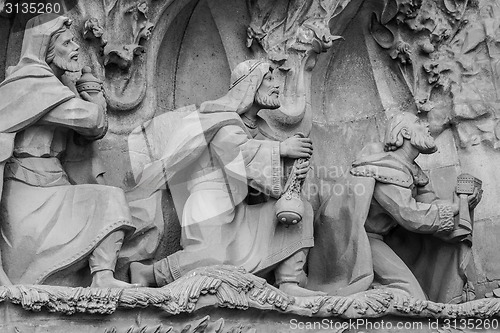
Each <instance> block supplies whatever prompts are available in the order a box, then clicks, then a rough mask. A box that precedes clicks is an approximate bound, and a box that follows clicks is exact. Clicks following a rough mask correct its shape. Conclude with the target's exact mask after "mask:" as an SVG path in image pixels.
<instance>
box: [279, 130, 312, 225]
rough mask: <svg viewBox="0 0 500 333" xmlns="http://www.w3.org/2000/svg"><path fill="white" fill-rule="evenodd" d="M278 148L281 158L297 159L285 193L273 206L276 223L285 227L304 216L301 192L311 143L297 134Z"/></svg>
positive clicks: (307, 166) (300, 134) (295, 222)
mask: <svg viewBox="0 0 500 333" xmlns="http://www.w3.org/2000/svg"><path fill="white" fill-rule="evenodd" d="M280 147H281V154H282V156H288V157H292V158H297V159H296V160H295V162H294V164H293V168H292V171H291V173H290V177H289V178H288V180H287V182H286V185H285V191H284V192H283V194H282V195H281V198H280V199H279V200H278V201H277V202H276V206H275V210H276V218H277V219H278V221H279V222H281V223H283V224H285V225H292V224H297V223H299V222H300V221H301V220H302V217H303V216H304V211H305V207H304V202H303V201H302V198H301V191H302V184H303V183H304V179H305V177H306V176H307V172H308V171H309V159H310V157H311V154H312V142H311V139H309V138H305V137H304V135H303V134H302V133H299V134H296V135H294V136H293V137H291V138H288V139H286V140H285V141H283V142H282V143H281V145H280ZM285 154H286V155H285Z"/></svg>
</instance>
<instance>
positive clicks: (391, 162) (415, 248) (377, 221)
mask: <svg viewBox="0 0 500 333" xmlns="http://www.w3.org/2000/svg"><path fill="white" fill-rule="evenodd" d="M436 150H437V147H436V145H435V143H434V139H433V137H432V136H431V135H430V133H429V130H428V124H426V123H425V122H422V121H421V120H420V119H419V118H418V117H417V116H415V115H414V114H411V113H399V114H397V115H395V116H394V117H393V118H391V119H390V120H389V122H388V124H387V128H386V135H385V140H384V146H382V145H381V144H378V143H372V144H369V145H368V146H366V147H365V148H364V149H363V150H362V151H361V153H360V156H359V158H358V160H356V161H355V162H354V163H353V165H352V169H351V171H350V172H351V174H352V176H351V177H348V180H347V182H346V183H345V190H344V191H343V192H342V193H339V195H336V194H334V195H332V196H331V197H330V199H328V201H327V202H326V203H324V204H323V209H322V211H321V212H320V217H319V219H318V223H317V224H316V225H315V240H316V245H315V246H314V248H313V249H312V251H311V255H310V258H309V265H310V267H309V273H310V278H309V286H310V287H311V288H314V289H318V290H324V291H328V292H329V293H331V294H340V295H349V294H352V293H354V292H359V291H362V290H366V289H368V288H370V287H371V286H375V288H380V287H384V288H392V289H397V290H402V291H404V292H406V293H408V294H410V295H412V296H413V297H415V298H417V299H422V300H423V299H427V297H428V296H429V297H430V298H431V299H432V300H435V301H441V302H447V303H448V302H462V301H466V300H470V299H471V298H467V297H470V296H467V295H465V298H464V299H462V288H469V287H470V284H471V283H470V281H462V280H461V279H460V277H459V272H458V271H457V269H458V268H459V263H458V261H457V258H454V257H453V255H456V253H454V252H452V253H450V249H449V248H447V246H446V245H443V244H440V242H439V240H438V239H437V238H440V239H444V240H446V241H448V242H461V241H469V242H470V241H471V239H470V235H471V229H470V228H469V227H467V228H465V227H463V226H462V225H460V224H458V223H455V218H456V216H457V214H458V212H459V205H458V200H457V202H452V201H447V200H439V199H438V198H437V197H436V195H435V194H434V192H433V190H432V184H431V183H430V182H429V178H428V177H427V176H426V175H425V173H424V172H423V171H422V169H421V168H420V167H419V166H418V164H416V163H415V158H417V157H418V155H419V154H432V153H434V152H436ZM481 193H482V192H481V190H480V188H477V187H476V188H475V190H474V192H473V193H472V194H471V195H469V196H468V197H467V200H466V201H465V204H467V203H468V205H469V208H470V209H474V207H475V206H476V205H477V204H478V202H479V200H480V199H481ZM398 225H399V226H400V227H402V228H404V229H406V230H408V231H411V234H409V235H407V236H406V237H405V238H403V236H402V235H401V234H397V233H394V230H393V229H394V228H396V227H397V226H398ZM415 233H417V234H430V235H431V234H432V235H434V236H436V239H435V240H433V239H431V241H429V242H428V244H426V245H425V246H424V245H419V244H418V243H411V242H410V241H408V240H407V239H408V238H410V239H411V238H415ZM430 235H429V236H427V237H426V238H433V237H430ZM467 236H469V238H468V239H467ZM391 239H392V240H391ZM394 239H397V241H396V242H394ZM401 239H405V241H403V242H404V245H403V244H401V242H402V241H401ZM426 240H427V239H425V238H422V241H426ZM398 242H399V243H398ZM409 243H410V244H411V247H410V248H411V250H409V249H408V247H407V246H408V244H409ZM388 244H391V245H392V246H393V248H394V247H395V248H396V250H393V249H392V248H391V247H390V246H389V245H388ZM443 246H444V247H445V249H440V247H443ZM405 247H406V250H405ZM398 249H399V253H401V252H402V253H403V257H404V258H405V259H406V261H407V262H411V263H412V269H411V270H410V269H409V268H408V267H407V264H406V263H405V262H404V261H403V259H401V258H400V257H399V256H398V255H397V254H396V252H394V251H398ZM429 249H431V250H429ZM426 251H429V253H426ZM405 252H406V253H405ZM410 252H413V253H410ZM419 252H420V253H419ZM332 253H336V255H334V256H332ZM433 256H437V259H434V261H435V264H432V267H433V268H431V267H429V265H431V262H432V261H433V260H431V258H432V257H433ZM410 258H411V259H410ZM326 261H330V262H331V263H332V264H331V265H322V263H324V262H326ZM452 263H454V264H455V266H454V267H453V264H452ZM434 265H435V266H434ZM443 269H445V271H442V272H440V273H439V272H438V271H439V270H443ZM414 274H421V275H422V276H425V275H427V276H428V277H426V278H424V277H421V276H420V279H419V280H420V281H429V279H430V281H431V283H428V282H426V286H425V287H426V289H427V290H425V291H424V290H423V289H422V286H421V283H420V282H419V280H417V278H415V276H414ZM429 277H430V278H429ZM464 283H465V286H464ZM453 284H458V285H455V286H453ZM435 286H440V287H439V288H438V289H435Z"/></svg>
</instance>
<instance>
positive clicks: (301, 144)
mask: <svg viewBox="0 0 500 333" xmlns="http://www.w3.org/2000/svg"><path fill="white" fill-rule="evenodd" d="M279 105H280V104H279V86H278V85H277V84H276V83H275V82H274V77H273V74H272V70H271V69H270V65H269V64H267V63H264V62H261V61H257V60H250V61H246V62H243V63H241V64H239V65H238V66H236V68H235V69H234V70H233V72H232V75H231V86H230V89H229V92H228V93H227V94H226V95H225V96H223V97H221V98H219V99H217V100H214V101H208V102H204V103H202V104H201V106H200V108H199V110H197V111H195V112H192V113H189V114H188V115H183V116H182V117H179V116H178V115H176V113H175V112H168V113H166V114H164V115H162V116H160V117H157V118H155V119H154V120H153V121H152V122H150V123H148V124H145V125H144V126H143V127H141V128H139V129H137V130H136V131H135V132H134V133H132V135H131V137H130V139H129V146H130V149H131V160H132V164H133V165H134V164H140V163H139V162H138V161H137V160H140V159H142V158H146V159H151V163H149V164H147V165H145V167H144V168H143V169H142V170H141V168H139V170H140V171H139V173H138V184H137V186H136V188H135V189H134V190H132V191H131V192H129V193H128V194H127V195H128V198H129V201H131V206H132V207H133V208H132V209H133V211H136V210H137V208H138V207H139V206H140V205H141V204H142V205H143V207H144V206H147V205H145V204H144V203H145V201H144V197H147V196H148V195H150V197H151V198H153V197H155V196H157V195H158V193H159V190H160V189H164V188H165V186H166V185H168V188H169V190H170V192H171V193H172V196H173V199H174V202H175V203H176V204H175V206H176V210H177V212H178V213H179V215H180V222H181V230H182V231H181V232H182V233H181V246H182V250H181V251H178V252H176V253H173V254H171V255H169V256H168V257H167V258H165V259H163V260H160V261H158V262H156V263H154V264H153V265H142V264H139V263H137V264H132V265H131V273H132V275H131V276H132V282H135V283H142V284H145V285H151V284H153V285H154V284H157V285H160V286H161V285H165V284H167V283H170V282H172V281H174V280H175V279H178V278H180V277H181V276H183V275H185V274H186V273H188V272H189V271H190V270H192V269H194V268H197V267H200V266H208V265H213V264H230V265H235V266H241V267H244V268H245V269H246V270H247V271H249V272H252V273H256V274H264V273H266V272H269V271H270V270H272V269H274V268H275V276H276V282H277V284H278V285H280V288H281V289H283V290H285V291H286V292H288V293H290V294H295V295H302V296H305V295H307V296H309V295H317V294H318V293H317V292H312V291H307V290H305V289H302V288H300V287H299V286H298V284H299V282H303V280H304V277H305V274H304V272H303V266H304V264H305V259H306V255H307V249H308V248H310V247H312V246H313V237H312V232H313V230H312V218H313V212H312V208H311V206H310V205H309V204H307V205H306V209H305V214H304V216H303V220H302V222H300V223H298V224H296V225H292V226H289V227H288V226H285V225H282V224H279V223H278V221H277V219H276V214H275V203H276V199H278V198H279V197H280V196H281V194H282V192H283V180H284V178H286V176H287V175H286V174H285V172H284V169H283V168H282V162H283V158H285V157H289V158H295V159H296V158H309V157H310V154H311V153H312V145H311V141H310V140H309V139H308V138H298V137H292V138H289V139H287V140H285V141H283V142H281V143H280V142H278V141H271V140H267V139H266V138H264V137H263V136H262V135H261V134H260V133H259V130H258V129H257V126H255V123H256V119H257V112H258V111H259V110H260V109H263V108H267V109H275V108H277V107H279ZM174 117H178V118H177V119H174ZM155 128H156V130H155ZM308 165H309V164H308V162H304V163H302V164H300V165H299V167H298V168H297V175H298V177H301V178H304V177H305V174H306V173H307V170H308V169H309V166H308ZM133 168H135V167H133ZM249 187H250V188H251V191H250V192H249V191H248V188H249ZM255 191H257V192H260V193H255ZM148 192H149V193H148ZM262 195H263V196H264V197H265V199H263V200H262ZM257 197H260V198H261V199H257V200H255V199H256V198H257ZM141 200H142V201H141ZM153 201H154V200H153ZM154 202H156V204H157V203H158V202H159V201H158V200H156V201H154ZM250 202H252V203H254V204H250ZM145 210H148V209H145ZM148 211H150V212H153V211H155V210H154V209H151V207H149V210H148Z"/></svg>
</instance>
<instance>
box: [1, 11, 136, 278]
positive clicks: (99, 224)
mask: <svg viewBox="0 0 500 333" xmlns="http://www.w3.org/2000/svg"><path fill="white" fill-rule="evenodd" d="M70 24H71V21H70V20H69V19H68V18H66V17H64V16H51V15H41V16H37V17H35V18H33V19H31V20H30V21H29V22H28V25H27V28H26V32H25V36H24V41H23V50H22V55H21V60H20V61H19V63H18V64H17V65H16V66H14V67H10V68H9V69H8V72H7V77H6V79H5V81H3V82H2V83H1V85H0V94H1V95H2V96H3V97H4V98H2V104H1V107H0V114H1V117H2V123H1V129H0V130H1V133H2V134H1V136H2V142H3V143H2V147H3V150H4V151H3V155H2V164H1V167H2V173H3V186H2V188H3V191H2V201H1V204H2V225H1V230H2V238H1V240H0V248H1V255H2V260H3V267H4V269H5V273H6V275H7V276H8V278H9V280H10V282H12V283H15V284H40V283H43V282H44V281H45V280H46V279H47V278H48V277H50V276H51V275H53V274H54V273H56V272H58V271H61V270H63V269H65V268H67V267H69V266H72V265H75V264H78V263H81V262H82V261H84V259H86V258H88V260H89V265H90V271H91V273H92V286H94V287H121V288H123V287H128V286H129V284H128V283H125V282H122V281H119V280H116V279H115V278H114V277H113V272H114V269H115V264H116V260H117V257H118V252H119V251H120V248H121V246H122V242H123V239H124V236H125V232H127V231H131V230H134V227H133V226H132V218H131V216H130V212H129V209H128V205H127V202H126V201H125V195H124V192H123V190H121V189H119V188H115V187H109V186H104V185H98V184H97V182H98V180H97V179H98V178H99V177H101V176H102V173H103V170H102V167H99V164H98V162H97V161H96V160H95V158H94V159H91V160H87V161H79V162H80V163H79V167H75V166H74V161H70V163H73V166H72V168H71V170H73V171H75V172H81V173H85V172H86V171H85V167H89V168H91V169H92V170H91V175H92V176H93V177H94V184H89V185H84V184H81V185H75V179H78V178H79V177H78V176H77V175H75V174H73V175H72V174H68V173H66V171H65V168H64V167H63V164H65V160H64V156H74V155H73V153H71V150H72V149H81V147H78V146H77V143H80V144H84V145H85V144H90V143H91V142H92V141H94V140H98V139H99V138H102V137H103V136H104V135H105V133H106V130H107V122H106V113H105V111H106V103H105V100H104V97H103V95H102V92H101V93H98V94H93V95H92V96H91V95H89V94H88V93H87V92H85V91H84V92H82V93H81V94H78V92H76V89H75V88H74V86H73V87H71V86H68V85H66V84H67V83H66V84H65V81H64V77H63V75H64V74H65V72H66V71H78V70H79V69H80V65H79V63H78V50H79V46H78V44H76V43H75V42H74V39H73V34H72V32H71V31H70V30H69V26H70ZM79 96H81V98H83V99H80V98H79ZM77 135H78V136H80V137H81V138H83V141H82V140H81V139H80V140H78V139H77ZM84 148H89V149H90V148H91V147H84ZM84 178H85V177H84ZM4 278H5V277H4ZM3 282H4V284H8V283H9V281H7V280H6V281H3Z"/></svg>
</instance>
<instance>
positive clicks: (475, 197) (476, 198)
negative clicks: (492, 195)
mask: <svg viewBox="0 0 500 333" xmlns="http://www.w3.org/2000/svg"><path fill="white" fill-rule="evenodd" d="M482 197H483V190H481V189H479V188H477V187H474V193H472V194H471V195H469V196H468V197H467V199H468V201H469V209H470V210H473V209H474V208H476V206H477V204H478V203H479V202H480V201H481V198H482Z"/></svg>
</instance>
